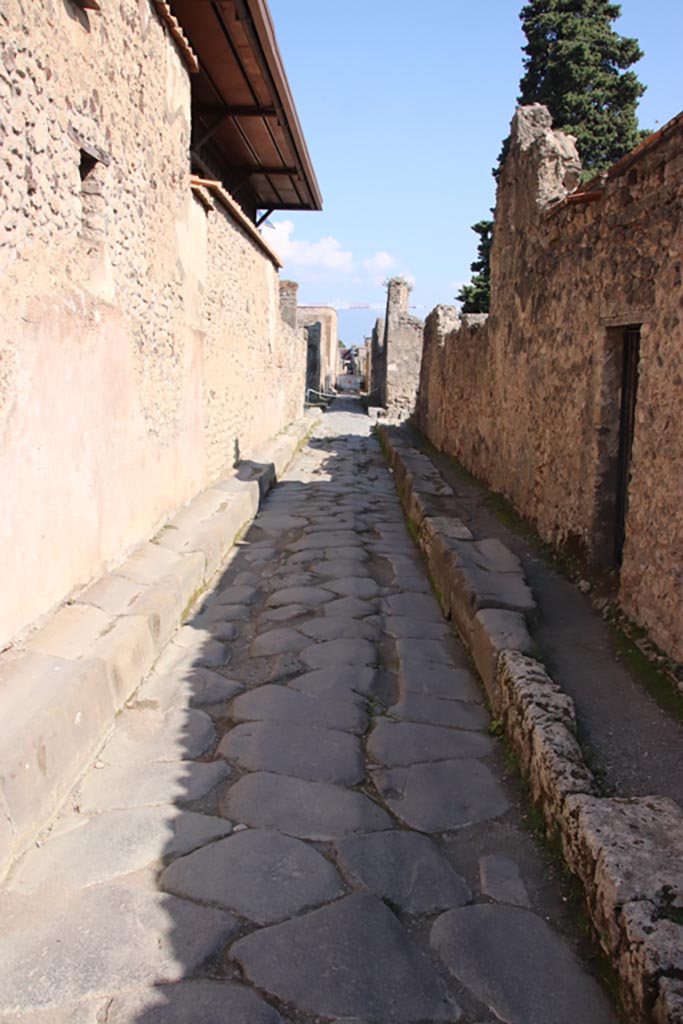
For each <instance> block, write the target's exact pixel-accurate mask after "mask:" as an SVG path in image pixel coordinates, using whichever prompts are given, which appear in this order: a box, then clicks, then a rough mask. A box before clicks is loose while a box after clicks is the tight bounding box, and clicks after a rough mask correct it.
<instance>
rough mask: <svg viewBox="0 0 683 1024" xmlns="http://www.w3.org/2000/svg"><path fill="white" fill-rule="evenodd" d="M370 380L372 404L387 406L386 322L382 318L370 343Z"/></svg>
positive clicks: (377, 323)
mask: <svg viewBox="0 0 683 1024" xmlns="http://www.w3.org/2000/svg"><path fill="white" fill-rule="evenodd" d="M370 346H371V352H370V363H371V370H370V379H371V382H372V391H371V402H372V404H373V405H385V403H386V400H387V366H386V359H385V358H384V357H385V352H384V320H383V319H382V318H381V317H380V318H379V319H377V320H376V321H375V326H374V327H373V328H372V340H371V342H370Z"/></svg>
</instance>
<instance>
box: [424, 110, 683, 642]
mask: <svg viewBox="0 0 683 1024" xmlns="http://www.w3.org/2000/svg"><path fill="white" fill-rule="evenodd" d="M579 170H580V164H579V159H578V156H577V153H576V149H575V147H574V143H573V140H572V139H570V138H569V137H567V136H565V135H562V134H561V133H560V132H554V131H553V130H552V127H551V121H550V116H549V114H548V112H547V110H546V109H545V108H543V107H540V106H538V105H536V106H533V107H527V108H521V109H520V110H519V111H518V112H517V114H516V116H515V119H514V121H513V124H512V144H511V150H510V155H509V157H508V159H507V161H506V164H505V167H504V170H503V173H502V176H501V181H500V185H499V191H498V202H497V208H496V232H495V237H494V242H493V251H492V301H491V314H490V316H489V317H488V319H486V318H485V317H478V318H477V321H476V322H474V323H473V322H471V318H468V317H462V319H461V320H460V321H459V320H458V317H457V313H456V311H455V310H453V309H451V308H449V307H443V306H440V307H437V308H436V309H435V310H434V311H433V312H432V313H431V314H430V316H429V317H428V318H427V322H426V325H425V344H424V358H423V363H422V371H421V380H420V394H419V402H418V409H417V417H416V418H417V424H418V426H419V427H420V428H421V429H422V430H423V431H424V433H425V434H426V435H427V436H428V437H429V438H430V440H431V441H432V442H433V443H434V444H435V445H436V446H437V447H438V448H440V449H442V450H444V451H446V452H449V453H450V454H452V455H454V456H455V457H457V458H458V459H459V460H460V461H461V462H462V463H463V464H464V465H465V466H466V467H467V468H468V469H469V470H470V471H471V472H473V473H475V474H476V475H477V476H479V477H480V478H482V479H484V480H485V481H487V483H488V484H489V485H490V486H491V487H492V488H494V489H495V490H498V491H501V492H502V493H503V494H505V495H506V496H507V497H508V498H509V499H510V500H511V501H512V503H513V504H514V505H515V507H516V508H517V509H518V510H519V511H520V512H521V513H522V514H523V515H524V516H526V517H528V518H529V519H531V520H532V521H533V522H534V523H535V524H536V526H537V528H538V530H539V532H540V534H541V536H542V537H544V538H545V539H546V540H548V541H551V542H552V543H554V544H556V545H558V546H563V545H575V546H578V547H579V548H582V549H583V550H584V551H585V552H587V553H588V554H589V555H590V556H591V558H592V559H593V560H594V561H596V562H597V563H599V564H603V565H609V564H610V562H611V560H612V559H613V547H614V523H615V515H616V508H615V479H616V464H617V458H618V446H619V431H620V401H621V374H622V351H623V346H624V337H625V333H624V329H625V328H626V327H629V326H636V325H639V326H640V361H639V379H638V390H637V398H636V406H635V409H636V412H635V429H634V440H633V454H632V462H631V474H630V482H629V485H628V510H627V514H626V537H625V544H624V549H623V564H622V567H621V575H620V600H621V603H622V605H623V607H624V609H625V610H626V612H627V613H628V614H629V615H630V616H631V617H632V618H633V619H634V620H635V621H636V622H638V623H640V624H642V625H643V626H645V627H646V628H647V629H648V631H649V632H650V634H651V636H652V637H653V639H654V640H655V641H656V642H657V643H658V644H659V645H660V646H661V647H662V648H663V649H664V650H666V651H667V652H669V653H671V654H672V655H673V656H674V657H677V658H679V659H681V658H683V445H682V444H681V437H682V436H683V372H682V371H681V365H682V363H683V327H682V325H681V316H682V313H683V297H682V290H681V264H682V262H683V218H682V213H681V211H682V203H681V200H682V198H683V174H682V171H683V118H678V119H676V121H675V122H672V123H671V124H670V125H669V126H667V127H666V129H665V130H663V131H662V133H661V134H660V135H659V136H658V137H657V138H655V139H654V140H651V141H650V143H646V144H645V146H643V147H642V148H639V150H636V151H635V152H634V154H633V155H631V156H630V157H626V158H624V160H622V161H620V162H619V163H618V164H616V165H615V166H614V167H613V168H612V169H611V170H610V172H609V173H608V175H607V177H606V180H605V181H604V182H602V183H600V182H597V183H594V184H592V185H591V186H590V187H589V189H588V192H589V193H591V194H590V195H586V194H584V195H581V196H571V197H570V198H569V199H565V197H566V196H567V195H568V193H569V192H571V191H572V190H573V189H574V188H575V186H576V184H577V182H578V176H579ZM563 199H565V201H564V202H562V203H560V202H558V201H560V200H563ZM612 564H613V562H612Z"/></svg>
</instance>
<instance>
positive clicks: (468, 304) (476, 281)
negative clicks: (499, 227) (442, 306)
mask: <svg viewBox="0 0 683 1024" xmlns="http://www.w3.org/2000/svg"><path fill="white" fill-rule="evenodd" d="M472 230H473V231H474V232H476V234H477V235H479V245H478V246H477V258H476V260H475V261H474V263H472V264H470V270H471V271H472V280H471V281H470V283H469V284H464V285H463V286H462V288H461V289H460V291H459V292H458V294H457V295H456V300H457V301H458V302H461V303H462V306H461V312H462V313H488V311H489V299H490V296H491V242H492V240H493V221H492V220H480V221H478V222H477V223H476V224H473V225H472Z"/></svg>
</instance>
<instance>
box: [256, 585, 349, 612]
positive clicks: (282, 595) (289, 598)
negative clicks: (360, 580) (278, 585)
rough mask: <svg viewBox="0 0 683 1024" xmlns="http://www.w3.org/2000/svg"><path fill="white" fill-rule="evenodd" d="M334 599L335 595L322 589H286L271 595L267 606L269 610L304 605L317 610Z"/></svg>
mask: <svg viewBox="0 0 683 1024" xmlns="http://www.w3.org/2000/svg"><path fill="white" fill-rule="evenodd" d="M333 599H334V594H333V593H332V592H331V591H329V590H323V588H322V587H313V586H311V587H284V588H283V589H282V590H276V591H275V593H274V594H271V595H270V597H269V598H268V600H267V601H266V605H267V606H268V608H280V607H281V606H282V605H286V604H302V605H304V607H305V608H317V607H318V605H321V604H325V602H326V601H332V600H333Z"/></svg>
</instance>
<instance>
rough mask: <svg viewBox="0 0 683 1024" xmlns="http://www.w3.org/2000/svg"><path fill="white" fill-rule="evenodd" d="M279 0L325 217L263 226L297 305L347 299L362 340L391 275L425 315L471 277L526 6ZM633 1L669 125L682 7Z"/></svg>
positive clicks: (517, 70) (350, 336)
mask: <svg viewBox="0 0 683 1024" xmlns="http://www.w3.org/2000/svg"><path fill="white" fill-rule="evenodd" d="M269 3H270V8H271V13H272V15H273V20H274V22H275V27H276V30H277V37H278V42H279V45H280V49H281V51H282V56H283V59H284V64H285V68H286V69H287V74H288V77H289V82H290V85H291V88H292V92H293V94H294V99H295V102H296V105H297V109H298V111H299V117H300V119H301V123H302V125H303V129H304V134H305V136H306V140H307V142H308V147H309V150H310V152H311V156H312V159H313V164H314V167H315V169H316V173H317V176H318V180H319V183H320V187H321V190H322V194H323V202H324V210H323V212H322V213H277V214H274V215H273V216H272V217H271V219H270V223H271V224H272V225H274V227H273V228H272V229H269V228H266V229H264V233H265V236H266V238H267V239H268V241H270V242H271V244H273V245H274V246H275V248H276V249H277V250H278V251H280V252H281V254H282V255H283V257H284V259H285V269H284V272H283V273H284V276H287V277H291V278H293V279H294V280H298V281H299V282H300V293H299V294H300V298H299V301H300V302H301V303H302V304H306V305H314V304H316V305H317V304H336V305H338V306H339V307H340V331H339V333H340V337H341V338H342V339H343V340H344V341H345V342H346V343H347V344H358V343H360V342H362V339H363V337H364V335H365V334H368V333H369V332H370V330H371V328H372V324H373V323H374V321H375V319H376V318H377V317H378V316H380V315H382V307H383V304H384V299H385V294H384V289H383V287H382V281H383V280H384V279H385V278H386V277H388V276H391V275H393V274H406V275H409V276H410V277H411V278H412V279H413V280H414V283H415V286H414V289H413V293H412V296H411V301H412V302H413V303H414V305H415V309H414V312H415V314H416V315H417V316H420V317H422V318H424V317H425V316H426V315H427V313H428V312H429V310H430V309H432V308H433V306H435V305H436V304H437V303H439V302H452V301H453V298H454V295H455V292H456V291H457V288H458V287H459V284H460V283H461V282H462V281H466V280H468V279H469V276H470V273H469V264H470V263H471V261H472V260H473V259H474V256H475V250H476V237H475V235H474V234H473V232H472V231H470V230H469V227H470V225H471V224H473V223H474V222H475V221H476V220H480V219H481V218H483V217H485V216H487V214H488V210H489V207H491V206H492V205H493V202H494V182H493V179H492V177H491V174H490V170H491V167H492V166H493V164H494V163H495V160H496V157H497V155H498V151H499V149H500V143H501V140H502V139H503V138H504V136H505V135H506V134H507V132H508V127H509V123H510V119H511V117H512V114H513V112H514V106H515V98H516V96H517V91H518V85H519V79H520V77H521V74H522V53H521V46H522V45H523V43H524V36H523V34H522V31H521V28H520V22H519V18H518V12H519V10H520V8H521V6H522V2H521V0H519V2H517V0H478V2H477V0H422V2H421V3H419V2H416V0H344V2H343V3H342V2H339V0H269ZM621 7H622V17H621V19H620V20H619V21H618V22H617V23H616V28H617V30H618V31H619V32H620V33H621V34H622V35H634V36H636V37H637V39H638V40H639V42H640V45H641V48H642V49H643V50H644V51H645V57H644V58H643V60H642V61H641V62H640V63H639V64H638V65H636V68H635V70H636V71H637V73H638V75H639V77H640V79H641V81H642V82H643V83H644V84H645V85H647V87H648V89H647V92H646V93H645V96H644V97H643V100H642V101H641V104H640V108H639V117H640V123H641V125H642V126H643V127H646V128H656V127H658V126H659V125H661V124H664V123H665V122H666V121H668V120H669V119H670V118H671V117H673V116H675V115H676V114H677V113H679V111H680V110H681V109H683V89H681V85H682V84H683V74H682V73H681V57H680V40H681V38H683V0H623V2H622V5H621ZM350 305H367V306H375V307H380V308H375V309H363V310H348V309H345V308H344V307H346V306H350Z"/></svg>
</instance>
